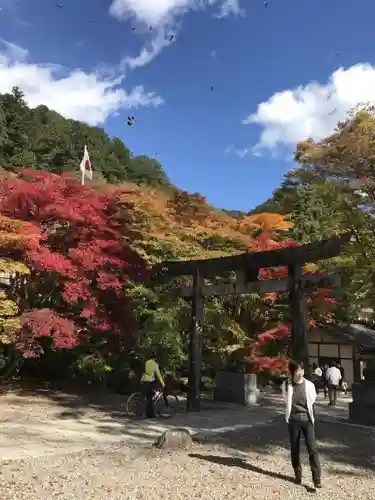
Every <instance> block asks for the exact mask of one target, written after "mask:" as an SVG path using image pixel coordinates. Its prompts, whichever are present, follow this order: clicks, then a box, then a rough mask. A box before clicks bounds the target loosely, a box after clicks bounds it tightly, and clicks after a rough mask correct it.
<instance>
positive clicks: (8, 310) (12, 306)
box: [0, 299, 19, 317]
mask: <svg viewBox="0 0 375 500" xmlns="http://www.w3.org/2000/svg"><path fill="white" fill-rule="evenodd" d="M18 312H19V308H18V305H17V304H16V303H15V302H14V301H13V300H9V299H2V300H0V317H1V316H15V315H16V314H18Z"/></svg>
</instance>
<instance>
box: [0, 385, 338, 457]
mask: <svg viewBox="0 0 375 500" xmlns="http://www.w3.org/2000/svg"><path fill="white" fill-rule="evenodd" d="M123 402H124V398H122V397H119V396H114V395H112V396H110V395H97V396H93V395H91V396H90V397H88V396H87V395H85V396H79V395H71V394H65V393H62V392H61V393H57V392H48V391H47V392H39V393H35V392H34V393H31V394H22V395H20V394H17V393H9V394H6V395H3V396H1V398H0V426H1V432H0V456H1V457H2V458H3V460H8V459H20V458H27V457H39V456H43V455H54V454H56V453H57V454H60V453H68V452H73V451H80V450H84V449H90V448H95V447H97V446H100V445H102V444H106V443H107V444H111V443H118V442H128V443H129V444H132V443H135V444H137V443H138V444H146V443H150V442H153V441H155V439H156V438H157V436H158V435H159V434H160V433H161V432H163V431H164V430H166V429H167V428H169V427H185V428H187V429H189V430H190V432H191V433H193V434H198V436H207V435H208V436H210V435H212V434H217V433H219V434H220V433H221V434H222V433H225V432H228V431H231V430H232V431H233V430H237V431H240V430H245V429H249V428H251V427H252V426H259V425H263V424H266V423H269V422H272V421H274V420H275V418H280V416H281V414H282V413H283V405H282V403H281V401H280V398H279V397H268V398H263V404H262V406H260V407H255V408H245V407H240V406H237V405H230V404H219V403H214V402H205V403H204V405H203V409H202V411H201V413H200V414H186V412H185V411H184V407H183V403H182V407H181V409H180V411H179V412H178V414H177V415H175V416H174V417H173V418H172V419H170V420H155V421H151V422H150V421H140V422H132V421H129V420H128V419H126V418H124V415H123V412H122V410H121V405H122V403H123ZM323 410H324V411H325V413H326V414H327V415H328V416H329V415H330V414H329V412H328V413H327V408H323V407H321V408H320V413H322V414H324V411H323ZM341 410H343V411H341ZM340 412H341V413H340ZM343 412H344V413H345V412H346V408H341V409H340V408H338V409H337V410H336V414H337V415H339V416H340V415H342V414H343ZM331 414H332V411H331Z"/></svg>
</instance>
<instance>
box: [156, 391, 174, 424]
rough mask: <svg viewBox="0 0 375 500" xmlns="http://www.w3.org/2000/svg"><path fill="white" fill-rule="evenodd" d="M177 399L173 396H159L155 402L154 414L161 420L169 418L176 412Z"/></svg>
mask: <svg viewBox="0 0 375 500" xmlns="http://www.w3.org/2000/svg"><path fill="white" fill-rule="evenodd" d="M177 407H178V398H177V396H175V395H174V394H168V395H164V394H161V395H160V396H159V397H158V399H157V400H156V401H155V410H156V413H157V414H158V415H159V417H161V418H170V417H171V416H172V415H174V414H175V413H176V411H177Z"/></svg>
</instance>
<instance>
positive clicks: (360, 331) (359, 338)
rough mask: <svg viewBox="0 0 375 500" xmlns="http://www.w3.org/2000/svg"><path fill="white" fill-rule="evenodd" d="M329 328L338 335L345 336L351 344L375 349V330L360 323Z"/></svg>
mask: <svg viewBox="0 0 375 500" xmlns="http://www.w3.org/2000/svg"><path fill="white" fill-rule="evenodd" d="M327 330H328V331H329V332H330V333H332V334H333V335H335V336H336V337H341V338H344V339H345V340H346V341H347V342H349V343H350V344H354V345H356V346H358V347H362V348H365V349H375V330H372V329H371V328H368V327H367V326H364V325H360V324H358V323H352V324H339V325H334V326H330V327H328V328H327Z"/></svg>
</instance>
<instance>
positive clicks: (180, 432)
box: [155, 427, 193, 450]
mask: <svg viewBox="0 0 375 500" xmlns="http://www.w3.org/2000/svg"><path fill="white" fill-rule="evenodd" d="M192 443H193V438H192V436H191V434H190V432H189V431H188V430H187V429H183V428H182V427H180V428H175V429H168V430H166V431H164V432H163V434H161V435H160V436H159V437H158V439H157V441H156V442H155V446H156V447H157V448H161V449H166V450H176V449H186V448H189V447H190V446H191V445H192Z"/></svg>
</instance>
